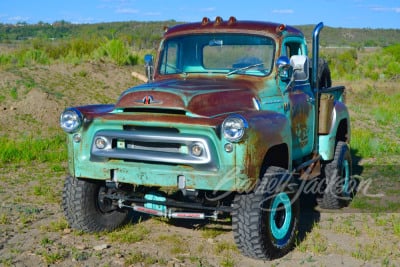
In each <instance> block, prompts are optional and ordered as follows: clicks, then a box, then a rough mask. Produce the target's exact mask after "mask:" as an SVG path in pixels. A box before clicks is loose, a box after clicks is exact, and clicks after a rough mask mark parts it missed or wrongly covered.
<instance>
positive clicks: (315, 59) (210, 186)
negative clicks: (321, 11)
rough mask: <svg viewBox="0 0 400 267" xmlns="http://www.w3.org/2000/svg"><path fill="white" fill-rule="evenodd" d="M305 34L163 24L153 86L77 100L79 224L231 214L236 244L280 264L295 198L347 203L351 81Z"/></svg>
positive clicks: (282, 28) (72, 111)
mask: <svg viewBox="0 0 400 267" xmlns="http://www.w3.org/2000/svg"><path fill="white" fill-rule="evenodd" d="M322 28H323V24H322V23H320V24H318V25H317V26H316V27H315V29H314V31H313V36H312V55H311V57H310V58H311V59H310V58H309V57H308V48H307V42H306V38H305V36H304V35H303V33H302V32H301V31H299V30H298V29H296V28H294V27H291V26H287V25H284V24H276V23H269V22H257V21H239V20H237V19H236V18H235V17H230V18H229V19H227V20H223V19H222V18H221V17H217V18H216V19H215V20H210V19H208V18H203V19H202V21H200V22H197V23H188V24H181V25H176V26H173V27H170V28H167V29H165V33H164V36H163V38H162V40H161V43H160V46H159V49H158V52H157V55H156V57H155V59H154V58H153V56H151V55H147V56H146V57H145V64H146V66H145V70H146V71H145V72H146V77H147V78H148V81H147V82H145V83H144V84H142V85H139V86H136V87H133V88H130V89H128V90H126V91H125V92H123V93H122V94H121V96H120V98H119V99H118V101H117V102H116V104H113V105H111V104H110V105H88V106H80V107H70V108H67V109H65V111H64V112H63V113H62V114H61V118H60V125H61V127H62V129H63V130H64V131H65V132H66V133H67V136H68V141H67V142H68V165H69V173H70V175H69V176H68V177H67V178H66V180H65V185H64V191H63V200H62V206H63V210H64V212H65V216H66V218H67V220H68V223H69V224H70V226H71V227H72V228H75V229H80V230H83V231H87V232H93V231H104V230H113V229H115V228H116V227H119V226H121V225H123V224H124V223H127V222H129V219H130V216H131V215H132V213H134V212H139V213H146V214H150V215H155V216H163V217H167V218H181V219H218V218H220V217H221V216H225V217H226V216H231V220H232V231H233V235H234V239H235V241H236V243H237V246H238V247H239V249H240V251H241V252H242V253H243V254H244V255H247V256H249V257H252V258H256V259H272V258H276V257H280V256H282V255H284V254H286V253H288V252H289V251H290V250H291V249H292V248H293V246H294V242H295V239H296V233H297V227H298V223H299V212H300V210H299V196H300V193H301V191H302V186H303V184H304V182H305V181H311V180H312V181H318V184H319V185H320V186H319V187H318V188H319V190H317V191H318V192H315V193H316V198H317V199H318V203H319V205H320V206H321V207H322V208H341V207H343V206H344V205H346V204H347V203H348V202H349V201H350V199H351V193H352V190H351V186H350V179H351V156H350V150H349V142H350V119H349V113H348V110H347V108H346V106H345V104H344V101H343V93H344V90H345V88H344V87H343V86H336V87H332V86H331V77H330V71H329V68H328V66H327V64H326V62H325V61H324V60H321V59H319V34H320V31H321V30H322Z"/></svg>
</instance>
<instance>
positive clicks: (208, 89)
mask: <svg viewBox="0 0 400 267" xmlns="http://www.w3.org/2000/svg"><path fill="white" fill-rule="evenodd" d="M255 103H256V93H255V84H253V83H252V82H248V81H239V80H215V79H213V80H211V79H210V80H208V79H204V78H203V79H191V80H189V79H188V80H163V81H159V82H153V83H149V84H144V85H140V86H137V87H133V88H131V89H128V90H126V91H125V92H124V93H122V95H121V96H120V98H119V100H118V102H117V104H116V106H115V107H116V108H118V109H125V110H131V111H133V110H135V111H143V112H146V109H148V110H153V111H154V110H159V111H163V112H165V113H168V111H180V112H184V113H185V114H187V115H193V116H204V117H214V116H218V115H221V114H226V113H232V112H238V111H243V110H255V109H256V106H255Z"/></svg>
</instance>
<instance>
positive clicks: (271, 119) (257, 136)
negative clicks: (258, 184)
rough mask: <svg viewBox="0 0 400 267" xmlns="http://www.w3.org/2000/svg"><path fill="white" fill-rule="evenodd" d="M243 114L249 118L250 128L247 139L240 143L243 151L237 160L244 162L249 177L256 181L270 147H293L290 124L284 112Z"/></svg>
mask: <svg viewBox="0 0 400 267" xmlns="http://www.w3.org/2000/svg"><path fill="white" fill-rule="evenodd" d="M242 115H243V116H244V117H245V118H246V119H247V121H248V123H249V129H248V131H247V133H246V136H245V139H244V140H243V142H241V143H240V146H241V151H242V153H240V154H237V155H238V157H239V158H238V159H237V162H242V164H244V170H246V172H247V173H246V174H247V177H249V178H250V179H251V180H253V181H256V180H257V179H259V178H260V172H261V168H262V165H263V161H264V158H265V155H266V154H267V152H268V150H269V149H270V148H272V147H274V146H277V145H281V144H286V145H287V147H289V148H290V147H291V135H290V134H291V131H290V125H289V122H288V120H287V118H286V117H285V116H284V115H283V114H279V113H276V112H270V111H265V112H257V113H248V114H242ZM289 153H290V151H289ZM289 165H290V160H289Z"/></svg>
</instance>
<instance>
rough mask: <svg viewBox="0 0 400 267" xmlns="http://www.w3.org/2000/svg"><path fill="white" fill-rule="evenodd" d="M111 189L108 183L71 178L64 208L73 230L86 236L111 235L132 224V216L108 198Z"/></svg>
mask: <svg viewBox="0 0 400 267" xmlns="http://www.w3.org/2000/svg"><path fill="white" fill-rule="evenodd" d="M110 190H113V189H110V188H107V187H106V186H105V183H104V182H97V181H88V180H83V179H78V178H75V177H71V176H68V177H67V178H66V179H65V183H64V191H63V197H62V208H63V210H64V214H65V217H66V218H67V221H68V223H69V225H70V227H71V228H74V229H77V230H83V231H85V232H100V231H111V230H114V229H115V228H117V227H119V226H121V225H123V224H125V223H127V222H128V221H129V218H130V216H129V212H128V211H127V210H123V209H119V208H118V207H117V206H115V205H114V204H113V202H112V200H111V199H109V198H107V197H106V194H108V193H110Z"/></svg>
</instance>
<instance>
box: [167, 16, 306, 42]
mask: <svg viewBox="0 0 400 267" xmlns="http://www.w3.org/2000/svg"><path fill="white" fill-rule="evenodd" d="M202 32H249V33H259V34H266V33H269V34H271V35H275V36H276V37H279V36H281V35H283V34H290V35H297V36H302V37H304V35H303V33H302V32H301V31H300V30H299V29H297V28H294V27H292V26H287V25H285V24H279V23H273V22H262V21H249V20H243V21H241V20H237V19H236V18H235V17H230V18H229V19H228V20H223V19H222V17H219V16H218V17H216V18H215V20H214V21H212V20H210V19H209V18H207V17H204V18H203V19H202V21H200V22H194V23H187V24H179V25H176V26H172V27H170V28H166V29H165V33H164V37H168V36H173V35H177V34H186V33H202Z"/></svg>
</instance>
